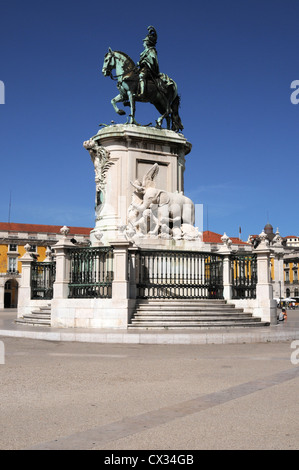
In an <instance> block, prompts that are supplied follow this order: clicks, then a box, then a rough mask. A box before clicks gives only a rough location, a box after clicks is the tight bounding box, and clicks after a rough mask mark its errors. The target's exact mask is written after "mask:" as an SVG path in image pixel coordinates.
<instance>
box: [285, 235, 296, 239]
mask: <svg viewBox="0 0 299 470" xmlns="http://www.w3.org/2000/svg"><path fill="white" fill-rule="evenodd" d="M283 238H284V239H287V238H299V235H288V236H287V237H283Z"/></svg>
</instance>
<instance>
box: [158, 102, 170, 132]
mask: <svg viewBox="0 0 299 470" xmlns="http://www.w3.org/2000/svg"><path fill="white" fill-rule="evenodd" d="M169 114H170V108H169V107H168V104H167V107H166V111H165V113H164V114H162V116H160V117H159V118H158V119H157V120H156V123H157V126H156V127H157V128H158V129H161V127H162V123H163V119H164V118H166V120H167V129H169V128H170V121H169Z"/></svg>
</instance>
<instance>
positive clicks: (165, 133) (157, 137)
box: [92, 124, 192, 155]
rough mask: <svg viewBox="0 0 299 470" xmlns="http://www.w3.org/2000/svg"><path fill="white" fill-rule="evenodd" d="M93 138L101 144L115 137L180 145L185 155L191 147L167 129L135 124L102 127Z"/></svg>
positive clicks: (130, 140) (182, 137)
mask: <svg viewBox="0 0 299 470" xmlns="http://www.w3.org/2000/svg"><path fill="white" fill-rule="evenodd" d="M92 139H93V140H95V141H99V142H100V143H101V144H102V145H103V144H104V142H105V141H110V140H114V141H115V139H117V140H118V141H119V140H124V141H126V142H127V143H129V144H130V142H132V141H136V140H137V141H138V140H139V141H143V140H146V141H147V142H150V141H151V142H152V143H155V144H157V145H165V143H168V144H169V145H170V146H171V145H174V146H180V147H182V148H183V149H184V154H185V155H187V154H188V153H190V151H191V149H192V144H191V143H190V142H188V141H187V139H186V138H185V137H184V136H183V135H182V134H178V133H176V132H174V131H171V130H167V129H156V128H154V127H144V126H136V125H135V124H116V125H111V126H107V127H104V128H102V129H100V130H99V131H98V133H97V134H96V135H95V136H93V137H92Z"/></svg>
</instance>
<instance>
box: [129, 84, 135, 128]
mask: <svg viewBox="0 0 299 470" xmlns="http://www.w3.org/2000/svg"><path fill="white" fill-rule="evenodd" d="M127 94H128V98H129V101H130V108H131V114H130V120H129V123H130V124H137V122H136V121H135V111H136V104H135V98H134V94H133V93H132V91H130V90H129V91H127Z"/></svg>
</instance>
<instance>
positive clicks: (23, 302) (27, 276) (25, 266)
mask: <svg viewBox="0 0 299 470" xmlns="http://www.w3.org/2000/svg"><path fill="white" fill-rule="evenodd" d="M24 248H25V250H26V253H25V254H24V255H23V256H22V258H20V260H19V261H20V262H21V263H22V277H21V282H20V287H19V292H18V296H19V297H18V318H20V317H22V316H23V314H24V313H25V310H26V307H29V305H30V301H31V265H32V262H33V261H34V258H33V256H32V254H31V253H30V251H29V250H30V249H31V246H30V245H29V244H28V243H27V244H26V245H25V246H24Z"/></svg>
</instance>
